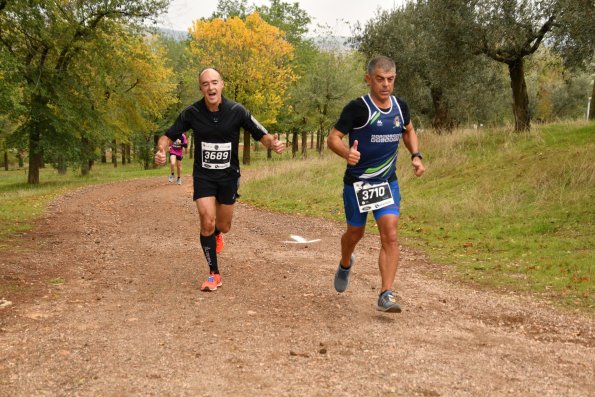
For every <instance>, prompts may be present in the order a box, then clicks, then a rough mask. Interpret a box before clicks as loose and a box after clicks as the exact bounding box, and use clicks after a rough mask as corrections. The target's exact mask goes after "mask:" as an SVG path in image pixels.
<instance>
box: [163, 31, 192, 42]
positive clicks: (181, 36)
mask: <svg viewBox="0 0 595 397" xmlns="http://www.w3.org/2000/svg"><path fill="white" fill-rule="evenodd" d="M157 30H158V31H159V33H160V34H161V35H162V36H163V37H167V38H171V39H174V40H177V41H183V40H186V39H187V38H188V37H189V34H188V32H185V31H183V30H174V29H166V28H157Z"/></svg>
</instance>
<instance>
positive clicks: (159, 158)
mask: <svg viewBox="0 0 595 397" xmlns="http://www.w3.org/2000/svg"><path fill="white" fill-rule="evenodd" d="M164 164H165V149H163V148H161V149H157V152H155V165H158V166H162V165H164Z"/></svg>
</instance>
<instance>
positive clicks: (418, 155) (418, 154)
mask: <svg viewBox="0 0 595 397" xmlns="http://www.w3.org/2000/svg"><path fill="white" fill-rule="evenodd" d="M416 157H419V159H420V160H423V158H424V156H422V155H421V152H415V153H411V160H413V159H414V158H416Z"/></svg>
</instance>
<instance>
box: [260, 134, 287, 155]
mask: <svg viewBox="0 0 595 397" xmlns="http://www.w3.org/2000/svg"><path fill="white" fill-rule="evenodd" d="M260 143H262V144H263V146H264V147H266V148H267V149H271V150H272V151H273V152H275V153H277V154H281V153H283V150H284V149H285V143H283V142H281V141H280V140H279V136H278V135H277V134H273V135H272V134H266V135H263V137H262V138H260Z"/></svg>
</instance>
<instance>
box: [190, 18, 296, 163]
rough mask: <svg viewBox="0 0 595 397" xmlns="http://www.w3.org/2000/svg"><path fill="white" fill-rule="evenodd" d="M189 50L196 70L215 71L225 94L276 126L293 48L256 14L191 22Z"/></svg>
mask: <svg viewBox="0 0 595 397" xmlns="http://www.w3.org/2000/svg"><path fill="white" fill-rule="evenodd" d="M190 33H191V37H192V40H191V42H190V52H191V53H192V54H193V55H194V56H195V57H196V59H197V62H198V64H199V66H201V67H215V68H216V69H217V70H219V71H220V73H221V74H222V76H223V79H224V80H225V92H224V93H225V95H227V96H228V97H230V98H231V99H233V100H234V101H238V102H240V103H242V104H244V105H245V106H246V107H247V108H248V109H249V110H250V111H251V112H253V113H254V114H255V115H256V117H257V118H258V119H259V120H260V121H261V122H262V123H263V124H264V125H266V126H271V125H274V124H275V123H276V121H277V120H276V119H277V115H278V112H279V110H280V109H281V106H282V105H283V102H284V95H285V92H286V90H287V88H288V87H289V84H290V83H291V82H292V81H293V80H294V79H295V74H294V72H293V69H292V68H291V64H290V63H291V60H292V58H293V46H292V45H291V44H290V43H288V42H287V41H286V40H284V38H283V33H282V32H281V31H280V30H279V29H278V28H276V27H274V26H271V25H269V24H267V23H266V22H265V21H264V20H263V19H262V18H261V17H260V16H259V15H258V13H254V14H251V15H248V16H247V17H246V20H245V21H243V20H242V19H240V18H238V17H233V18H228V19H227V20H223V19H219V18H216V19H213V20H211V21H205V20H202V21H201V20H197V21H194V23H193V25H192V28H191V30H190ZM249 162H250V136H249V134H248V133H246V132H244V157H243V163H244V164H248V163H249Z"/></svg>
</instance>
